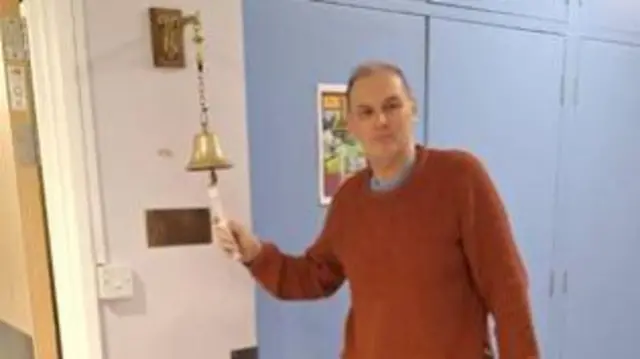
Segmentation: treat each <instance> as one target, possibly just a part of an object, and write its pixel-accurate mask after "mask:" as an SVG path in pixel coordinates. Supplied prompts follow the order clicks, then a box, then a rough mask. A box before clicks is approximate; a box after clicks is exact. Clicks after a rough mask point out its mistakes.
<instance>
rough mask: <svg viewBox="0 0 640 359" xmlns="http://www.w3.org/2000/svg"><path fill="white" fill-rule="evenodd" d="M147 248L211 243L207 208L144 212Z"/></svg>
mask: <svg viewBox="0 0 640 359" xmlns="http://www.w3.org/2000/svg"><path fill="white" fill-rule="evenodd" d="M146 221H147V243H148V246H149V247H167V246H184V245H191V244H208V243H211V242H212V231H211V219H210V213H209V209H208V208H187V209H151V210H147V212H146Z"/></svg>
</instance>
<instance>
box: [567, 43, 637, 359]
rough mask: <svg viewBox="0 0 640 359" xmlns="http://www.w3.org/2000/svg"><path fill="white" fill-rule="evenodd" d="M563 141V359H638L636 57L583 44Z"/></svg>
mask: <svg viewBox="0 0 640 359" xmlns="http://www.w3.org/2000/svg"><path fill="white" fill-rule="evenodd" d="M577 90H578V94H577V96H578V97H577V105H576V108H575V117H574V118H573V119H572V120H571V121H569V122H568V123H567V126H566V128H565V129H564V131H563V133H564V138H563V153H564V156H563V161H562V167H561V168H562V172H561V181H560V184H561V187H560V194H561V197H560V204H561V212H560V223H561V233H560V235H561V238H562V240H563V253H564V259H565V263H566V267H567V270H568V272H567V276H566V278H567V282H566V283H565V287H566V292H567V293H566V302H565V311H566V319H565V321H566V323H565V324H566V327H565V330H564V344H563V352H564V354H563V358H564V359H601V358H640V346H638V333H640V311H639V310H638V305H639V304H640V286H639V285H638V284H637V283H638V278H640V264H638V263H640V262H639V261H638V258H637V255H638V253H640V220H638V219H639V217H638V216H639V214H640V180H639V179H638V178H639V176H640V161H639V160H638V154H640V121H639V119H640V95H639V93H640V48H637V47H630V46H625V45H620V44H614V43H606V42H599V41H584V42H583V43H582V44H581V49H580V66H579V82H578V89H577Z"/></svg>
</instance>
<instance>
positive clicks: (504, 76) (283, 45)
mask: <svg viewBox="0 0 640 359" xmlns="http://www.w3.org/2000/svg"><path fill="white" fill-rule="evenodd" d="M603 1H604V0H597V1H594V2H592V3H591V5H590V6H584V7H578V6H577V4H573V2H570V6H567V5H565V2H564V1H562V0H560V1H555V0H545V1H535V2H534V1H533V0H519V1H514V2H508V5H505V4H504V2H502V1H498V0H479V1H476V2H473V3H467V2H466V0H445V1H443V2H445V3H448V6H443V5H434V4H429V3H427V2H424V1H420V0H395V1H388V0H336V1H334V2H335V3H337V4H329V3H326V2H312V1H303V0H269V1H265V0H245V1H244V21H245V29H244V31H245V48H246V69H247V70H246V71H247V101H248V108H247V110H248V126H249V141H250V156H251V186H252V204H253V218H254V228H255V230H256V231H257V232H258V234H259V235H261V236H262V237H266V238H269V239H271V240H274V241H275V242H276V243H278V244H279V245H280V246H281V248H282V249H283V250H284V251H287V252H291V253H300V252H301V251H303V250H304V249H305V248H306V247H307V246H308V245H309V244H310V243H311V242H312V241H313V239H314V236H315V235H316V233H317V232H318V230H319V229H320V226H321V225H322V220H323V215H324V209H323V207H321V206H320V205H319V204H318V198H317V193H318V189H317V185H318V180H317V179H318V172H317V151H318V150H317V147H318V145H317V132H316V116H317V115H316V107H315V106H316V97H315V96H316V85H317V84H318V83H319V82H325V83H344V82H345V81H346V79H347V77H348V75H349V72H350V70H351V69H352V68H353V67H354V66H355V65H357V64H358V63H359V62H361V61H363V60H368V59H383V60H389V61H393V62H395V63H397V64H399V65H400V66H401V67H402V68H403V69H404V70H405V71H406V73H407V76H408V78H409V79H410V82H411V84H412V86H413V87H414V88H415V91H416V94H417V96H418V98H419V99H420V101H419V102H420V109H421V121H420V123H419V124H418V125H417V127H416V135H417V137H418V139H419V140H420V141H421V142H428V143H429V144H431V145H434V146H439V147H452V146H454V147H464V148H468V149H471V150H472V151H474V152H475V153H477V154H478V155H479V156H481V157H482V158H483V159H484V161H485V162H486V163H487V165H488V167H489V169H490V171H491V173H492V175H493V177H494V179H495V180H496V182H497V184H498V187H499V190H500V192H501V194H502V196H503V197H504V199H505V202H506V204H507V207H508V209H509V212H510V214H511V217H512V222H513V226H514V231H515V233H516V235H517V240H518V244H519V245H520V248H521V250H522V252H523V254H524V257H525V260H526V263H527V267H528V269H529V274H530V277H531V296H532V300H533V304H534V311H535V320H536V327H537V331H538V333H539V335H540V338H541V341H542V344H543V349H544V352H545V355H544V358H559V357H560V355H561V354H562V356H563V358H568V359H600V358H603V357H610V358H629V359H631V358H640V348H639V347H636V346H635V345H634V344H635V343H634V340H633V337H632V336H633V334H632V333H637V332H638V329H640V310H637V309H636V306H637V305H632V304H631V303H640V286H635V287H634V286H629V285H628V283H633V282H634V281H633V279H634V278H636V277H637V276H638V275H640V265H638V264H636V261H635V258H633V257H632V256H631V255H632V254H635V253H638V252H640V251H638V250H639V249H640V240H639V238H638V237H639V236H640V226H638V225H637V224H636V223H638V221H637V220H636V217H637V213H640V181H637V180H635V175H637V174H640V164H639V163H640V162H639V161H637V160H635V155H633V154H635V153H640V141H639V140H640V121H638V120H637V119H638V118H640V101H638V99H639V98H638V95H637V93H638V92H639V90H640V48H637V47H636V46H634V45H633V43H640V38H636V37H634V36H635V35H633V34H632V33H630V32H615V33H614V32H611V31H604V30H602V26H603V25H604V26H609V27H613V26H614V22H613V21H612V20H611V19H620V16H619V15H620V14H619V13H616V11H618V10H617V8H613V7H611V8H603V7H598V6H597V5H602V4H604V2H603ZM598 2H600V3H599V4H598ZM467 4H473V6H474V7H477V9H476V10H473V9H465V8H462V7H457V5H467ZM594 4H595V5H594ZM598 9H599V10H598ZM603 9H605V10H606V11H605V10H603ZM607 9H608V10H607ZM596 10H598V11H596ZM496 11H500V13H498V12H496ZM576 14H578V15H584V18H585V19H586V18H589V19H591V20H592V21H593V23H594V24H595V23H596V21H598V22H597V23H598V26H595V25H593V26H591V25H589V24H590V23H588V22H583V23H577V22H574V21H573V20H572V19H574V18H575V16H574V15H576ZM594 14H599V15H597V16H598V17H595V18H594V17H593V15H594ZM588 16H591V17H588ZM625 16H627V17H628V16H630V15H629V14H628V13H625ZM636 17H637V18H638V20H639V23H640V14H636ZM620 24H623V25H620ZM633 24H634V23H633V22H631V21H628V22H625V23H616V25H615V26H624V27H623V28H620V29H619V30H628V29H629V27H630V26H633ZM576 29H580V31H581V32H576V31H575V30H576ZM577 33H581V34H582V35H576V34H577ZM612 34H618V35H615V36H618V37H617V38H613V39H612V38H610V37H611V36H614V35H612ZM613 40H616V41H613ZM621 40H624V41H626V42H630V44H625V45H622V44H619V43H617V42H619V41H621ZM617 181H620V182H619V183H618V182H617ZM607 278H608V279H607ZM635 288H638V289H635ZM347 291H348V288H343V289H342V290H341V291H340V292H339V293H338V295H336V296H335V297H334V298H331V299H329V300H325V301H318V302H312V303H283V302H278V301H276V300H274V299H272V298H271V297H269V296H268V295H267V294H265V293H264V292H263V291H262V290H259V291H258V294H257V295H258V302H257V303H258V304H257V305H258V308H257V309H258V318H257V320H258V342H259V347H260V356H261V358H264V359H300V358H305V359H307V358H308V359H314V358H318V359H327V358H338V353H339V351H340V345H341V341H342V324H343V318H344V315H345V312H346V309H347V307H348V304H349V303H348V293H347ZM607 301H610V302H608V303H607ZM594 308H599V310H597V311H594Z"/></svg>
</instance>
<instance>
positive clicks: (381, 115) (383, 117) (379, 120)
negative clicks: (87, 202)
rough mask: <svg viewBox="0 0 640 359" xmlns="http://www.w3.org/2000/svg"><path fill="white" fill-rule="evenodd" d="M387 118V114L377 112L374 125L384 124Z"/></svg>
mask: <svg viewBox="0 0 640 359" xmlns="http://www.w3.org/2000/svg"><path fill="white" fill-rule="evenodd" d="M388 122H389V121H388V119H387V116H386V115H385V114H384V112H379V113H378V114H377V116H376V125H379V126H386V125H387V123H388Z"/></svg>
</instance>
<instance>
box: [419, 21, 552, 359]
mask: <svg viewBox="0 0 640 359" xmlns="http://www.w3.org/2000/svg"><path fill="white" fill-rule="evenodd" d="M563 61H564V42H563V39H562V38H560V37H557V36H553V35H547V34H540V33H533V32H527V31H521V30H515V29H508V28H501V27H492V26H488V25H479V24H471V23H464V22H456V21H449V20H436V19H434V20H432V21H431V26H430V36H429V69H428V72H429V74H428V79H429V82H428V94H429V98H428V107H429V114H428V120H427V142H429V143H430V144H431V145H433V146H437V147H460V148H465V149H468V150H471V151H472V152H474V153H475V154H476V155H478V156H479V157H481V159H482V160H483V161H484V162H485V164H486V165H487V167H488V169H489V171H490V173H491V175H492V177H493V178H494V180H495V182H496V184H497V187H498V190H499V192H500V194H501V195H502V197H503V199H504V201H505V204H506V207H507V210H508V212H509V214H510V217H511V220H512V224H513V229H514V233H515V237H516V239H517V243H518V245H519V248H520V250H521V253H522V255H523V258H524V260H525V262H526V266H527V269H528V273H529V277H530V283H531V297H532V302H533V309H534V314H535V325H536V329H537V332H538V335H539V337H540V342H541V345H542V347H543V350H544V352H545V353H549V352H550V349H549V342H550V340H551V335H550V325H551V322H550V320H549V317H550V313H551V308H550V305H551V301H550V294H551V293H550V287H551V286H552V284H553V283H552V282H551V272H552V269H553V246H554V203H555V194H556V190H555V187H556V170H557V166H558V163H557V162H558V158H557V157H558V156H557V148H558V133H559V125H560V115H561V93H560V92H561V78H562V73H563ZM543 357H544V358H548V357H549V356H548V354H545V355H543Z"/></svg>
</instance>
